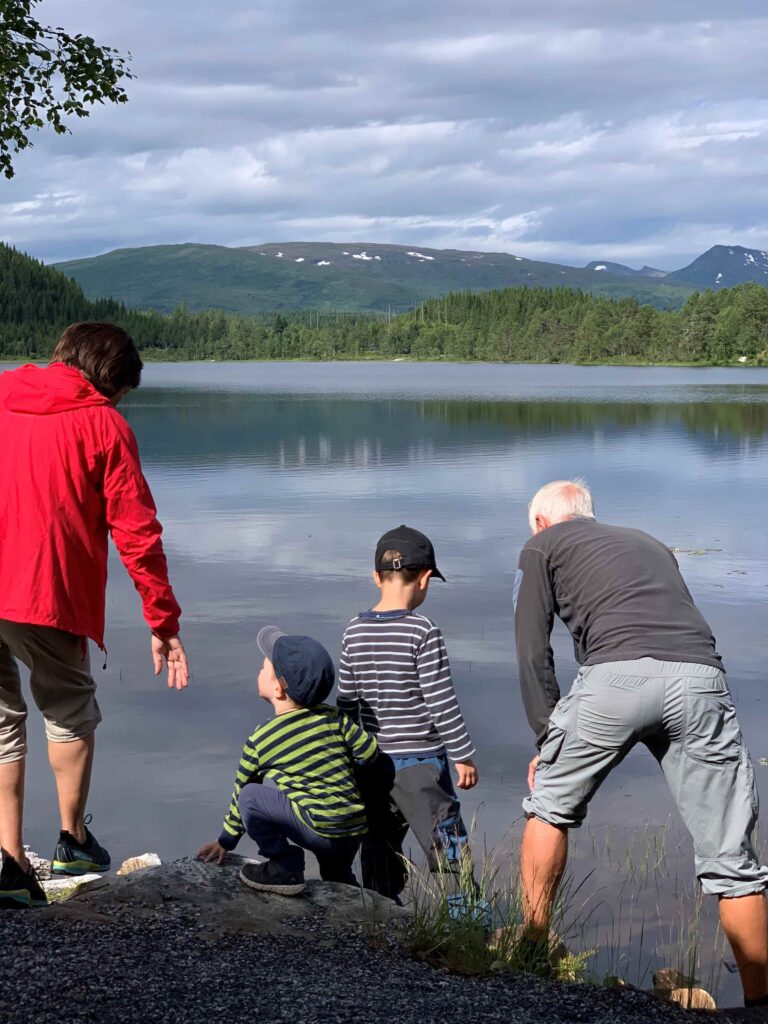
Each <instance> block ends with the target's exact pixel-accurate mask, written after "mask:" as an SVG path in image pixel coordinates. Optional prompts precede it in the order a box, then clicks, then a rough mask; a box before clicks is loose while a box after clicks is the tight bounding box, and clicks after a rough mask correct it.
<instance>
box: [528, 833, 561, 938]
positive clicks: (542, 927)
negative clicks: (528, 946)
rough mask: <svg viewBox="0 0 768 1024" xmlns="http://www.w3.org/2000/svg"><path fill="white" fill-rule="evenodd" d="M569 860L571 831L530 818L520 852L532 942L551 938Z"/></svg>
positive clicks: (529, 933)
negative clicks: (550, 929) (556, 905)
mask: <svg viewBox="0 0 768 1024" xmlns="http://www.w3.org/2000/svg"><path fill="white" fill-rule="evenodd" d="M567 857H568V831H567V829H564V828H557V827H556V826H555V825H549V824H548V823H547V822H545V821H540V820H539V819H538V818H529V819H528V823H527V824H526V826H525V832H524V833H523V844H522V848H521V850H520V880H521V882H522V888H523V918H524V921H525V929H526V932H527V933H528V935H529V936H530V937H531V938H543V937H544V936H546V935H548V934H549V921H550V918H551V916H552V907H553V905H554V902H555V895H556V893H557V887H558V885H559V884H560V879H561V878H562V877H563V872H564V871H565V862H566V859H567Z"/></svg>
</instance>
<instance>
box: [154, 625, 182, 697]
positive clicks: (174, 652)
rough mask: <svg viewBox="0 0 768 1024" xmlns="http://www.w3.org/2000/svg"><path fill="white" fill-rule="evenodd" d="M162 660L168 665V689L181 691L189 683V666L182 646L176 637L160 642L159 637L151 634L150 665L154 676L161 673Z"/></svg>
mask: <svg viewBox="0 0 768 1024" xmlns="http://www.w3.org/2000/svg"><path fill="white" fill-rule="evenodd" d="M163 660H165V662H166V664H167V665H168V687H169V689H171V690H173V689H174V688H176V689H177V690H183V689H184V688H185V687H186V686H187V684H188V683H189V666H188V665H187V655H186V653H185V651H184V645H183V644H182V642H181V640H179V638H178V636H172V637H169V638H168V639H167V640H161V639H160V637H159V636H155V634H154V633H153V634H152V663H153V664H154V666H155V675H156V676H159V675H160V673H161V672H162V671H163Z"/></svg>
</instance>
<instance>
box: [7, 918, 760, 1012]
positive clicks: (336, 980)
mask: <svg viewBox="0 0 768 1024" xmlns="http://www.w3.org/2000/svg"><path fill="white" fill-rule="evenodd" d="M0 945H1V946H2V960H1V961H0V963H1V964H2V966H1V967H0V1020H2V1021H3V1022H4V1024H26V1022H30V1024H32V1022H34V1024H49V1022H51V1024H54V1022H55V1024H61V1022H62V1021H67V1022H69V1021H93V1022H97V1021H98V1024H118V1022H120V1024H122V1022H130V1024H145V1022H153V1021H162V1022H163V1024H192V1022H194V1024H201V1022H207V1021H225V1022H227V1024H240V1022H242V1024H283V1022H285V1021H291V1022H292V1024H316V1022H317V1024H321V1022H322V1024H342V1022H343V1024H347V1022H350V1024H351V1022H355V1024H367V1022H371V1024H373V1022H379V1021H386V1022H387V1024H430V1022H432V1021H441V1020H443V1019H445V1018H447V1017H450V1018H451V1019H453V1020H458V1021H461V1022H462V1024H494V1022H497V1021H498V1022H502V1021H503V1022H504V1024H528V1022H531V1024H533V1022H535V1024H561V1022H585V1024H587V1022H592V1021H595V1022H597V1021H599V1022H606V1024H607V1022H613V1021H616V1022H620V1024H634V1022H638V1024H640V1022H643V1024H653V1022H654V1021H660V1022H661V1021H666V1022H675V1021H677V1022H681V1021H689V1022H694V1021H696V1022H697V1024H700V1022H701V1021H704V1020H708V1021H710V1022H712V1021H713V1019H718V1021H719V1024H723V1022H724V1021H725V1020H726V1019H730V1018H726V1017H725V1015H720V1014H717V1015H713V1014H700V1013H686V1012H684V1011H682V1010H679V1009H677V1008H673V1007H670V1006H666V1005H664V1004H662V1003H659V1002H657V1001H655V1000H652V999H649V998H647V997H646V996H644V995H642V994H641V993H636V992H631V991H629V992H628V991H623V992H622V991H618V990H608V989H600V988H596V987H592V986H585V985H554V984H548V983H545V982H541V981H539V980H538V979H535V978H532V977H530V976H527V975H507V976H505V977H499V978H493V979H488V980H480V979H468V978H461V977H458V976H455V975H450V974H446V973H444V972H441V971H436V970H434V969H432V968H430V967H427V966H425V965H423V964H421V963H417V962H415V961H413V960H410V959H408V958H407V957H405V956H404V955H403V954H402V953H401V952H400V951H399V950H398V949H397V948H396V947H395V946H394V945H391V946H390V947H389V948H383V949H381V948H371V947H370V946H369V945H368V944H367V943H366V941H365V940H364V938H363V937H362V935H359V934H352V935H349V934H347V935H343V936H336V935H332V934H330V933H329V932H328V931H327V929H325V928H321V927H320V925H318V926H317V931H316V932H315V933H314V934H307V927H306V924H305V925H304V926H303V930H302V931H301V932H298V931H297V933H296V936H295V937H294V936H293V935H288V936H285V935H282V936H271V935H243V936H225V937H218V938H216V940H215V941H208V940H207V939H206V935H205V931H204V930H203V931H201V930H200V928H199V927H197V926H195V925H194V924H190V923H187V922H185V921H184V920H179V919H175V920H173V919H168V920H161V921H158V920H143V919H141V918H136V917H131V916H127V915H121V914H116V915H114V916H113V917H112V920H111V921H109V922H108V923H95V922H89V921H74V920H73V921H70V920H62V919H56V918H54V917H49V916H48V915H47V913H46V912H45V911H43V912H35V911H22V912H12V911H11V912H9V911H6V912H0ZM761 1019H766V1020H768V1017H766V1018H761Z"/></svg>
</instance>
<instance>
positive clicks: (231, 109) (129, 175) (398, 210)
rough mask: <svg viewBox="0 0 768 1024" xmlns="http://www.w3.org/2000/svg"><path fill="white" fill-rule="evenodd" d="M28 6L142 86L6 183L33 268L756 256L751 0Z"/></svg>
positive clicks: (759, 51) (670, 262)
mask: <svg viewBox="0 0 768 1024" xmlns="http://www.w3.org/2000/svg"><path fill="white" fill-rule="evenodd" d="M40 10H41V11H42V13H43V15H45V13H46V11H47V12H48V14H49V17H50V18H51V20H54V21H55V22H56V23H62V24H65V25H67V27H71V28H73V29H77V28H80V29H82V30H86V31H88V32H89V33H92V34H93V35H95V36H96V38H97V39H98V40H99V41H100V42H106V43H110V44H112V45H115V46H118V47H120V48H127V49H130V50H131V51H132V52H133V54H134V61H135V69H136V71H137V74H138V75H139V78H138V79H137V80H136V81H135V82H133V83H130V86H129V91H130V94H131V102H130V103H129V104H128V105H127V106H124V107H121V108H118V109H113V108H105V109H103V110H98V111H96V112H95V113H94V115H93V116H92V117H91V118H90V119H89V120H88V121H83V122H79V123H77V124H76V125H75V126H74V128H75V133H74V134H73V135H72V136H68V137H66V138H52V137H47V136H45V135H40V136H39V137H38V138H37V139H36V140H35V149H34V150H32V151H28V152H27V153H25V154H23V155H22V156H21V157H20V158H19V161H18V176H17V178H16V179H15V180H14V181H13V182H11V183H9V184H7V185H3V188H2V191H0V232H2V235H3V237H5V238H6V239H8V240H11V241H13V242H14V243H16V244H18V245H20V246H21V247H23V248H27V249H29V250H31V251H32V252H33V253H35V254H37V255H40V256H43V257H45V258H67V257H71V256H77V255H87V254H91V253H94V252H98V251H104V250H105V249H109V248H114V247H117V246H123V245H141V244H153V243H158V242H176V241H187V240H196V241H207V242H219V243H223V244H248V243H252V242H258V241H259V240H264V239H267V238H270V239H273V240H277V241H279V240H286V239H289V238H300V237H302V238H328V239H337V240H350V241H352V240H362V241H368V242H371V241H403V242H406V243H408V244H411V243H413V244H422V245H428V244H429V245H435V246H438V247H439V246H441V245H445V246H454V245H466V246H467V247H477V248H487V249H507V250H511V251H514V252H518V253H519V254H521V255H530V256H533V257H535V258H546V259H560V260H563V261H564V262H581V261H583V260H586V259H589V258H592V257H593V256H595V257H597V256H599V257H603V258H608V257H611V258H616V259H625V260H628V261H632V260H639V261H646V260H647V261H648V262H655V263H658V264H660V265H662V266H668V267H670V268H671V267H674V266H676V265H681V264H682V263H684V262H686V261H687V260H688V259H690V258H691V257H692V256H695V255H696V254H697V253H698V252H699V251H700V250H701V248H706V247H707V246H708V245H710V244H713V243H715V242H717V241H728V242H738V241H742V242H743V244H747V245H748V244H750V243H751V244H755V245H760V246H764V245H765V244H766V242H768V232H767V233H766V235H765V237H763V238H762V240H761V237H760V236H761V233H762V232H766V225H765V223H761V219H762V221H763V222H764V221H766V220H768V217H766V216H765V215H764V211H765V209H766V204H765V200H766V198H767V197H766V192H767V191H768V185H766V182H765V180H764V176H763V175H762V173H761V168H762V167H764V166H765V161H766V156H768V153H766V149H768V139H767V136H768V105H767V104H766V103H765V101H764V100H763V98H762V97H763V96H764V94H765V58H764V53H765V49H766V45H765V44H766V41H767V40H766V37H767V36H768V19H764V18H763V8H762V4H761V3H759V2H758V0H738V2H735V3H731V4H730V5H729V7H728V11H727V17H724V15H723V11H724V8H723V7H722V5H721V4H716V3H714V2H711V0H700V2H696V3H693V2H691V3H689V2H687V0H681V2H677V3H675V4H668V3H661V2H659V0H650V2H649V3H646V4H644V5H642V6H641V5H637V4H635V3H629V2H626V0H622V2H617V3H614V4H612V5H605V4H604V3H602V2H600V3H598V2H597V0H583V2H581V3H579V4H573V3H572V2H571V0H547V2H546V4H533V3H519V2H516V3H510V2H509V0H506V2H503V3H502V2H497V0H486V2H484V3H483V4H476V3H471V2H470V0H447V2H446V3H444V4H442V5H441V6H440V10H439V16H437V15H436V13H435V8H434V5H433V4H427V3H425V2H420V3H415V4H414V3H413V2H410V3H405V2H401V0H394V2H393V3H390V4H389V5H386V6H385V5H364V4H360V3H352V2H350V0H327V2H326V3H325V4H323V5H320V4H317V3H310V2H309V0H293V2H290V0H288V2H282V3H278V2H276V0H270V2H268V3H265V2H261V3H257V4H253V3H249V2H246V0H231V2H230V3H228V4H227V5H221V7H220V9H214V8H213V6H212V5H211V4H209V3H207V2H205V3H203V2H193V3H187V4H181V3H178V2H176V0H155V2H153V3H152V4H150V3H148V2H146V0H138V2H136V3H134V4H131V5H101V6H99V7H97V6H96V5H94V4H93V3H92V2H91V0H58V2H57V3H56V5H55V9H54V5H53V3H52V0H50V2H48V3H47V4H45V5H42V6H41V8H40ZM51 12H53V13H51ZM62 196H63V197H64V198H62ZM715 233H716V235H715Z"/></svg>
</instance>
